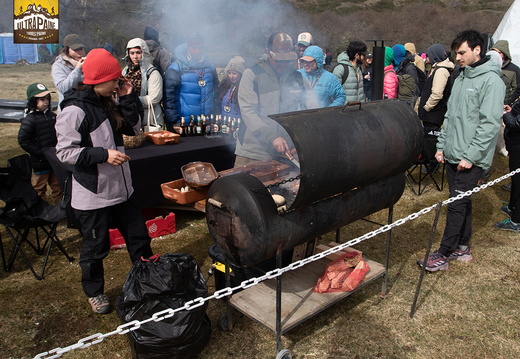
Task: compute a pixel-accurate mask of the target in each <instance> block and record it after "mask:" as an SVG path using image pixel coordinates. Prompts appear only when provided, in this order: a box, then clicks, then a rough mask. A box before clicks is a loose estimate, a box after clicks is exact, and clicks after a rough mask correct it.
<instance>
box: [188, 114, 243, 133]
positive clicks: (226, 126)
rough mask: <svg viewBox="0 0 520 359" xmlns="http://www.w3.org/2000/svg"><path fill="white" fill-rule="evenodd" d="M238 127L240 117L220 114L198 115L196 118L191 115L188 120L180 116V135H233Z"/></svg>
mask: <svg viewBox="0 0 520 359" xmlns="http://www.w3.org/2000/svg"><path fill="white" fill-rule="evenodd" d="M239 127H240V118H236V117H231V116H224V118H222V115H215V116H214V115H211V116H206V115H199V116H197V120H195V117H194V116H193V115H191V116H190V118H189V122H187V121H186V120H185V119H184V117H181V131H180V132H181V136H182V137H186V136H204V135H226V136H235V137H236V135H235V133H238V129H239Z"/></svg>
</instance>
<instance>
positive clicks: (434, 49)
mask: <svg viewBox="0 0 520 359" xmlns="http://www.w3.org/2000/svg"><path fill="white" fill-rule="evenodd" d="M426 54H427V55H428V58H429V59H430V62H431V63H432V64H436V63H437V62H442V61H444V60H446V59H447V58H448V54H447V53H446V51H444V46H442V45H441V44H433V45H432V46H430V47H429V48H428V49H427V50H426Z"/></svg>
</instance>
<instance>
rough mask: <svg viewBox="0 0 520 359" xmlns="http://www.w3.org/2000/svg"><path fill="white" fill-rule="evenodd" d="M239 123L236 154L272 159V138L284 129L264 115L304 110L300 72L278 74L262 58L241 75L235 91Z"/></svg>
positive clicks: (256, 158)
mask: <svg viewBox="0 0 520 359" xmlns="http://www.w3.org/2000/svg"><path fill="white" fill-rule="evenodd" d="M238 103H239V105H240V110H241V112H242V123H241V125H240V129H239V134H238V138H237V143H236V151H235V153H236V154H237V155H239V156H243V157H246V158H251V159H254V160H259V161H266V160H270V159H272V158H275V155H276V151H275V149H274V147H273V141H274V140H275V139H276V138H278V137H283V138H284V139H285V140H286V141H289V140H290V139H289V137H288V134H287V132H286V131H285V130H284V129H283V128H282V127H281V126H280V125H279V124H278V123H277V122H275V121H274V120H272V119H270V118H269V117H267V116H268V115H271V114H278V113H283V112H289V111H297V110H304V109H305V88H304V85H303V79H302V76H301V73H299V72H298V71H292V72H289V73H286V74H283V75H281V76H280V77H278V76H277V74H276V73H275V72H274V70H273V68H272V67H271V65H270V64H269V61H268V60H267V59H266V58H265V57H264V58H262V59H260V60H259V61H258V62H257V63H256V64H255V65H254V66H253V67H252V68H249V69H246V70H245V71H244V73H243V74H242V80H241V81H240V87H239V90H238Z"/></svg>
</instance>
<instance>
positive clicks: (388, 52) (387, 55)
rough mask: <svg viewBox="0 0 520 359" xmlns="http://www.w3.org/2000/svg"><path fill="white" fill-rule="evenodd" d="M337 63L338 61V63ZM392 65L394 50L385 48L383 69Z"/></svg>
mask: <svg viewBox="0 0 520 359" xmlns="http://www.w3.org/2000/svg"><path fill="white" fill-rule="evenodd" d="M338 62H339V61H338ZM393 63H394V50H392V48H391V47H388V46H385V67H387V66H388V65H392V64H393Z"/></svg>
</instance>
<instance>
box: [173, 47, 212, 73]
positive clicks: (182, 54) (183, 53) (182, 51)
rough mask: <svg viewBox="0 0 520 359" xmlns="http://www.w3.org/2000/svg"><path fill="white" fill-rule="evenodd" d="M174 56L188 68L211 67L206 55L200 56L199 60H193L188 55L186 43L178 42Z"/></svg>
mask: <svg viewBox="0 0 520 359" xmlns="http://www.w3.org/2000/svg"><path fill="white" fill-rule="evenodd" d="M175 57H176V58H177V61H180V62H181V63H182V64H183V65H184V66H186V67H188V68H195V69H196V68H200V67H211V63H210V62H209V60H208V57H207V56H206V55H203V56H202V59H201V60H200V61H195V60H194V59H192V58H191V57H190V56H188V45H187V44H180V45H179V46H177V47H176V48H175Z"/></svg>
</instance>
